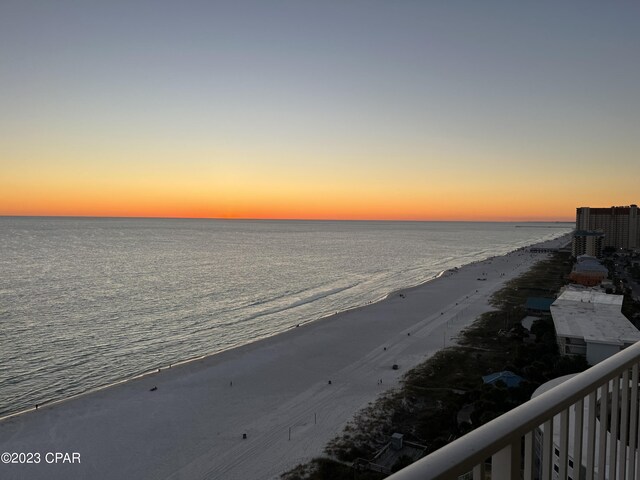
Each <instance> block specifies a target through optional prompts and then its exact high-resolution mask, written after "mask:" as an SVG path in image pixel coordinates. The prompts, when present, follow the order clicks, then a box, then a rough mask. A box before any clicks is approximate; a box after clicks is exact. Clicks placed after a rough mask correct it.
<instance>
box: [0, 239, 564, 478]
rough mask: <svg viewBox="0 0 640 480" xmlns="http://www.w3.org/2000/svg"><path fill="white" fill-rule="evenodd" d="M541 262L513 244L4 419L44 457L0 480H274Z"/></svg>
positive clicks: (3, 427)
mask: <svg viewBox="0 0 640 480" xmlns="http://www.w3.org/2000/svg"><path fill="white" fill-rule="evenodd" d="M567 238H568V237H567V236H564V237H561V238H560V239H557V240H554V241H551V242H547V244H546V245H545V246H558V245H560V244H563V243H566V241H567ZM545 256H546V254H540V253H530V252H528V251H527V250H518V251H515V252H512V253H510V254H508V255H505V256H502V257H495V258H491V259H488V260H485V261H483V262H479V263H474V264H470V265H466V266H464V267H462V268H459V269H457V270H455V271H448V272H445V273H444V274H443V275H442V276H441V277H440V278H438V279H436V280H433V281H430V282H427V283H425V284H423V285H420V286H417V287H414V288H410V289H406V290H402V291H399V292H394V293H393V294H391V295H389V297H388V298H386V299H385V300H382V301H380V302H377V303H374V304H371V305H367V306H365V307H360V308H356V309H352V310H349V311H346V312H341V313H338V314H335V315H333V316H331V317H328V318H325V319H322V320H319V321H316V322H312V323H307V324H304V325H301V326H300V327H297V328H292V329H291V330H289V331H287V332H284V333H282V334H279V335H276V336H274V337H270V338H267V339H263V340H259V341H256V342H254V343H251V344H249V345H245V346H243V347H239V348H236V349H233V350H229V351H226V352H222V353H220V354H217V355H213V356H211V357H207V358H203V359H201V360H196V361H192V362H189V363H185V364H182V365H178V366H173V367H171V368H166V369H163V370H161V371H159V372H157V373H154V374H150V375H147V376H145V377H142V378H137V379H134V380H131V381H128V382H125V383H121V384H118V385H116V386H112V387H109V388H105V389H102V390H99V391H96V392H92V393H90V394H86V395H82V396H79V397H76V398H72V399H70V400H68V401H64V402H60V403H57V404H52V405H45V406H42V407H40V408H39V409H38V410H37V411H30V412H27V413H24V414H21V415H17V416H13V417H10V418H7V419H5V420H3V421H0V452H9V453H14V452H15V453H24V454H29V453H31V454H34V455H31V459H32V460H33V461H34V462H35V461H36V460H38V461H39V463H31V464H13V463H8V464H5V463H2V464H0V478H3V479H25V478H29V479H76V478H92V479H129V478H132V479H133V478H135V479H205V478H206V479H225V480H232V479H243V480H246V479H270V478H274V477H277V476H278V475H279V474H281V473H282V472H284V471H286V470H288V469H290V468H292V467H294V466H295V465H297V464H298V463H301V462H304V461H306V460H308V459H310V458H312V457H314V456H318V455H320V454H322V450H323V448H324V446H325V445H326V443H327V442H328V441H329V440H330V439H331V438H332V437H334V436H335V435H336V434H338V433H339V432H340V431H341V430H342V428H343V427H344V426H345V424H346V423H347V422H348V421H349V420H350V419H351V418H352V417H353V415H354V414H355V413H356V412H357V411H358V410H359V409H361V408H362V407H364V406H366V405H367V404H368V402H371V401H373V400H374V399H375V398H376V397H377V396H378V395H379V394H380V393H382V392H384V391H385V390H387V389H389V388H392V387H394V386H397V385H398V382H399V380H400V378H401V377H402V375H403V374H404V373H405V372H406V371H407V370H409V369H410V368H412V367H413V366H415V365H417V364H418V363H420V362H422V361H423V360H425V359H426V358H428V357H429V356H431V355H433V354H434V353H435V352H436V351H438V350H439V349H442V348H443V347H444V346H448V345H451V344H453V343H454V342H455V338H456V336H457V335H458V333H459V332H460V330H462V329H463V328H465V327H466V326H468V325H470V324H471V323H472V322H473V321H474V320H475V319H476V318H477V317H478V315H480V314H481V313H483V312H486V311H488V310H490V306H489V305H488V298H489V296H490V295H491V294H492V293H493V292H495V291H496V290H498V289H499V288H500V287H501V286H502V285H503V284H504V282H505V281H507V280H509V279H511V278H514V277H516V276H517V275H519V274H520V273H522V272H524V271H526V270H528V269H529V268H530V267H531V266H532V265H533V264H534V263H536V262H537V261H538V260H540V259H542V258H545ZM479 279H483V280H479ZM303 320H304V319H301V321H303ZM394 364H397V365H398V366H399V368H398V369H397V370H394V369H393V368H392V366H393V365H394ZM380 381H382V383H380ZM243 435H246V438H243ZM56 452H58V453H62V454H64V453H68V454H69V457H68V458H65V457H64V456H61V458H60V459H59V460H58V459H57V457H56V456H55V453H56ZM74 453H76V454H79V455H77V456H75V457H74V456H73V454H74ZM35 454H38V455H37V456H36V455H35ZM52 454H53V455H52ZM23 458H24V459H26V457H23ZM4 459H5V457H4V456H3V460H4ZM78 459H79V463H78V461H77V460H78ZM64 460H69V461H70V462H73V461H74V460H75V462H74V463H63V462H64Z"/></svg>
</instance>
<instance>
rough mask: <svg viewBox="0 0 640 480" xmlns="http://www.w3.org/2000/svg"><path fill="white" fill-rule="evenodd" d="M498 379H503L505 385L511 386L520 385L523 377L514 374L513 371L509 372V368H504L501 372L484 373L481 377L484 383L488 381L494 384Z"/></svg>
mask: <svg viewBox="0 0 640 480" xmlns="http://www.w3.org/2000/svg"><path fill="white" fill-rule="evenodd" d="M498 380H501V381H503V382H504V383H505V385H506V386H507V387H509V388H512V387H517V386H518V385H520V382H521V381H522V380H524V379H523V378H522V377H520V376H519V375H516V374H515V373H513V372H510V371H509V370H505V371H503V372H496V373H491V374H489V375H485V376H484V377H482V381H483V382H484V383H490V384H492V385H493V384H495V383H496V382H497V381H498Z"/></svg>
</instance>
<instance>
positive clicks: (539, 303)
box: [525, 297, 556, 312]
mask: <svg viewBox="0 0 640 480" xmlns="http://www.w3.org/2000/svg"><path fill="white" fill-rule="evenodd" d="M555 301H556V299H555V298H544V297H529V298H527V303H526V304H525V308H526V309H527V310H537V311H539V312H550V311H551V304H552V303H553V302H555Z"/></svg>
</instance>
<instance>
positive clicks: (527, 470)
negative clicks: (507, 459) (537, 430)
mask: <svg viewBox="0 0 640 480" xmlns="http://www.w3.org/2000/svg"><path fill="white" fill-rule="evenodd" d="M533 439H534V433H533V432H529V433H527V434H526V435H525V436H524V480H534V478H535V473H534V468H535V449H534V440H533Z"/></svg>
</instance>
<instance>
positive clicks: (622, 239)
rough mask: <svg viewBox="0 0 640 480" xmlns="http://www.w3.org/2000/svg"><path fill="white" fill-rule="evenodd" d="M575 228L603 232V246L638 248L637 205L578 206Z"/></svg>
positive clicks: (639, 242)
mask: <svg viewBox="0 0 640 480" xmlns="http://www.w3.org/2000/svg"><path fill="white" fill-rule="evenodd" d="M576 230H578V231H584V230H587V231H600V232H603V233H604V239H603V242H602V245H603V247H614V248H624V249H634V248H640V216H639V215H638V206H637V205H630V206H628V207H611V208H590V207H579V208H578V209H577V210H576Z"/></svg>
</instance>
